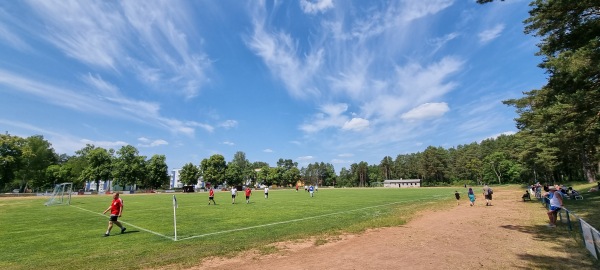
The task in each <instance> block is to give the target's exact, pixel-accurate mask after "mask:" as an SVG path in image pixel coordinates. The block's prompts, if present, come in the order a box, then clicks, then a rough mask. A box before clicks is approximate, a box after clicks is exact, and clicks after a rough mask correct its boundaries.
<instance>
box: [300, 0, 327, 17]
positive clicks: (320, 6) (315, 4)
mask: <svg viewBox="0 0 600 270" xmlns="http://www.w3.org/2000/svg"><path fill="white" fill-rule="evenodd" d="M300 7H301V8H302V11H304V13H308V14H316V13H319V12H321V13H323V12H325V11H326V10H328V9H331V8H333V0H315V1H311V0H300Z"/></svg>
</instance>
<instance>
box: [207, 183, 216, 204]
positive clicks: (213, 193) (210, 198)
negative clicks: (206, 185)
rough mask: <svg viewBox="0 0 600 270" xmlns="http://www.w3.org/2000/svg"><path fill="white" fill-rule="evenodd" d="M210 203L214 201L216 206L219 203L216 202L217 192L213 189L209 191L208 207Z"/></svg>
mask: <svg viewBox="0 0 600 270" xmlns="http://www.w3.org/2000/svg"><path fill="white" fill-rule="evenodd" d="M210 201H212V202H213V203H215V205H217V202H215V191H214V190H213V188H212V187H211V188H210V190H209V191H208V205H210Z"/></svg>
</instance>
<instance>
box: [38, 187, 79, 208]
mask: <svg viewBox="0 0 600 270" xmlns="http://www.w3.org/2000/svg"><path fill="white" fill-rule="evenodd" d="M71 192H73V183H62V184H56V186H54V191H53V192H52V195H50V199H48V201H47V202H46V203H45V204H44V205H46V206H50V205H58V204H64V205H69V204H71Z"/></svg>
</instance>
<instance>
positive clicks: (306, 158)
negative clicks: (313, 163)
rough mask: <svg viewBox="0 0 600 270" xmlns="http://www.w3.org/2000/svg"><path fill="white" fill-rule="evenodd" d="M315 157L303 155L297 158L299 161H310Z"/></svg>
mask: <svg viewBox="0 0 600 270" xmlns="http://www.w3.org/2000/svg"><path fill="white" fill-rule="evenodd" d="M313 158H314V157H313V156H302V157H297V158H296V159H297V160H298V161H308V160H312V159H313Z"/></svg>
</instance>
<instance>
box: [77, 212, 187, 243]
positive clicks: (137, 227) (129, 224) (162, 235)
mask: <svg viewBox="0 0 600 270" xmlns="http://www.w3.org/2000/svg"><path fill="white" fill-rule="evenodd" d="M71 206H73V207H75V208H77V209H79V210H83V211H86V212H90V213H93V214H97V215H100V216H103V217H106V216H105V215H104V214H100V213H96V212H94V211H91V210H87V209H84V208H81V207H77V206H75V205H72V204H71ZM119 222H121V223H123V224H127V226H131V227H134V228H136V229H140V230H142V231H145V232H148V233H151V234H154V235H158V236H161V237H164V238H167V239H169V240H173V241H175V239H174V238H173V237H169V236H166V235H164V234H160V233H157V232H154V231H151V230H148V229H144V228H142V227H139V226H135V225H133V224H131V223H129V222H124V221H119Z"/></svg>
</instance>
